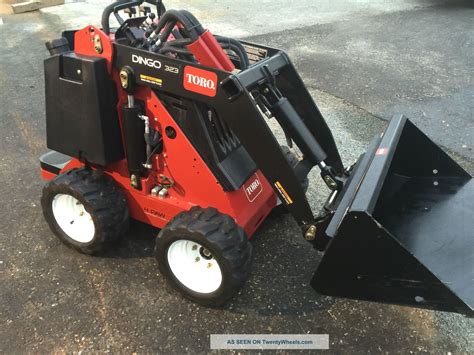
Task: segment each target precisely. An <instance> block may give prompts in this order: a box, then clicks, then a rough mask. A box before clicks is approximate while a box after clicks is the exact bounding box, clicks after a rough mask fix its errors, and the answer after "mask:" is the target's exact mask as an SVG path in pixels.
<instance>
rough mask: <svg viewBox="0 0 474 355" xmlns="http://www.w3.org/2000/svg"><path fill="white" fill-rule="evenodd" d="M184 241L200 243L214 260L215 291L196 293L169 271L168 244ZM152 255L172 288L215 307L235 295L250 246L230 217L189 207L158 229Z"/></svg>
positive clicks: (247, 270)
mask: <svg viewBox="0 0 474 355" xmlns="http://www.w3.org/2000/svg"><path fill="white" fill-rule="evenodd" d="M187 241H189V243H197V244H199V245H201V246H203V247H204V248H206V249H207V250H208V251H209V252H210V253H211V254H212V257H213V258H214V259H215V260H216V261H217V263H218V265H219V267H220V270H221V275H222V282H221V283H220V286H219V287H218V288H217V289H216V290H215V291H212V292H207V293H202V292H196V291H195V290H193V289H191V288H188V287H187V286H186V285H185V284H183V283H182V282H181V281H180V280H179V279H178V277H177V276H176V275H175V274H174V273H173V271H172V268H171V267H170V263H169V252H168V251H169V249H170V246H171V245H172V244H173V243H175V242H181V243H183V242H184V243H188V242H187ZM155 255H156V258H157V260H158V266H159V269H160V272H161V274H162V275H163V276H164V277H165V278H166V280H167V281H168V283H169V284H170V285H171V287H172V288H174V289H176V290H178V291H179V292H181V293H182V294H183V295H184V296H185V297H187V298H189V299H191V300H192V301H194V302H196V303H199V304H201V305H204V306H207V307H218V306H221V305H223V304H224V303H226V302H227V301H228V300H229V299H230V298H232V297H233V296H234V295H235V294H237V293H238V292H239V290H240V289H241V288H242V286H243V285H244V283H245V281H246V280H247V278H248V277H249V275H250V269H251V264H252V257H253V249H252V244H251V243H250V242H249V241H248V238H247V235H246V234H245V232H244V230H243V229H242V228H240V227H239V226H238V225H237V224H236V223H235V221H234V220H233V219H232V218H231V217H230V216H228V215H224V214H222V213H219V212H218V211H217V210H216V209H215V208H200V207H193V208H192V209H191V210H189V211H187V212H182V213H180V214H178V215H176V216H175V217H174V218H173V219H172V220H171V221H170V222H169V223H168V224H167V225H166V226H165V228H163V229H162V230H161V231H160V233H159V234H158V238H157V241H156V247H155ZM191 268H192V265H191ZM192 271H193V270H190V271H189V272H192Z"/></svg>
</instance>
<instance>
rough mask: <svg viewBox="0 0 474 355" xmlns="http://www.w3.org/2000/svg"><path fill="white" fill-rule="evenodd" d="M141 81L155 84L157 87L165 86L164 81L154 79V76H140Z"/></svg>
mask: <svg viewBox="0 0 474 355" xmlns="http://www.w3.org/2000/svg"><path fill="white" fill-rule="evenodd" d="M140 79H141V80H142V81H144V82H146V83H150V84H155V85H158V86H162V85H163V80H162V79H158V78H154V77H152V76H148V75H143V74H140Z"/></svg>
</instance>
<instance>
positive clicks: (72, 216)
mask: <svg viewBox="0 0 474 355" xmlns="http://www.w3.org/2000/svg"><path fill="white" fill-rule="evenodd" d="M52 209H53V215H54V219H55V220H56V223H57V224H58V226H59V227H60V228H61V229H62V230H63V232H64V233H65V234H66V235H67V236H68V237H69V238H71V239H72V240H74V241H76V242H79V243H89V242H90V241H91V240H92V239H94V234H95V226H94V221H93V220H92V217H91V215H90V214H89V213H88V212H87V211H86V209H85V208H84V205H83V204H82V203H81V202H80V201H79V200H78V199H76V198H75V197H73V196H71V195H67V194H57V195H56V196H54V199H53V202H52Z"/></svg>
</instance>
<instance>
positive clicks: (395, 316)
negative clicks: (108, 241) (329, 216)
mask: <svg viewBox="0 0 474 355" xmlns="http://www.w3.org/2000/svg"><path fill="white" fill-rule="evenodd" d="M104 4H106V2H103V1H102V2H99V1H94V2H78V3H70V4H67V5H65V6H60V7H55V8H50V9H45V10H43V11H41V12H34V13H28V14H24V15H15V16H1V17H2V22H3V25H0V88H1V91H0V132H1V133H2V135H1V138H2V139H0V151H1V152H2V154H1V155H0V181H2V183H1V184H0V194H1V196H2V198H1V199H0V321H1V322H2V324H3V326H2V327H1V328H0V352H4V353H12V352H26V351H29V352H79V351H84V350H85V351H88V350H89V351H91V350H92V351H109V352H114V353H115V352H119V351H123V352H158V351H161V352H166V353H184V352H192V353H194V352H202V353H204V352H209V334H213V333H249V334H255V333H257V334H258V333H276V334H278V333H279V334H282V333H286V334H291V333H328V334H329V336H330V349H331V351H332V352H337V353H340V352H349V353H352V352H403V353H408V352H435V353H447V352H451V353H458V352H468V353H469V352H474V322H473V321H472V320H469V319H466V318H464V317H463V316H460V315H456V314H449V313H443V312H434V311H426V310H417V309H410V308H406V307H398V306H389V305H380V304H375V303H367V302H359V301H350V300H341V299H335V298H331V297H325V296H321V295H318V294H316V293H315V292H313V290H312V289H311V288H310V286H309V281H310V279H311V276H312V273H313V272H314V270H315V269H316V267H317V265H318V263H319V261H320V260H321V255H320V254H319V253H318V252H316V251H314V250H312V248H310V247H309V246H308V244H307V242H305V241H304V240H303V238H302V237H301V235H300V234H299V231H298V227H297V225H296V223H295V222H294V221H293V220H292V219H291V218H290V217H289V216H283V217H270V218H269V219H268V220H267V221H266V222H265V223H264V224H263V225H262V227H261V228H260V230H259V231H258V232H257V234H256V235H255V238H254V240H253V244H254V247H255V255H256V258H255V263H254V270H253V274H252V276H251V278H250V280H249V282H248V283H247V284H246V286H245V287H244V289H243V290H242V291H241V293H240V295H239V296H238V297H237V298H235V299H234V300H233V301H232V302H231V303H230V304H229V305H228V306H227V307H226V308H224V309H221V310H216V309H207V308H203V307H200V306H197V305H196V304H193V303H191V302H189V301H187V300H185V299H183V298H182V297H180V296H179V295H178V294H176V293H175V292H173V291H170V290H169V289H168V287H167V286H166V283H165V280H164V279H163V278H162V276H161V275H160V274H159V273H158V270H157V266H156V262H155V260H154V257H153V255H152V250H153V245H154V237H155V236H156V234H157V232H158V231H157V230H155V229H153V228H151V227H148V226H145V225H143V224H139V223H134V224H133V225H132V228H131V230H130V232H129V233H128V235H127V236H126V238H125V239H124V240H123V241H121V242H120V243H119V244H118V245H117V246H116V247H115V248H112V249H110V250H109V251H107V252H106V253H104V254H102V255H99V256H96V257H90V256H85V255H81V254H78V253H76V252H74V251H72V250H70V249H68V248H66V247H64V246H63V245H62V244H61V243H60V242H59V241H58V240H57V239H56V238H55V237H54V236H53V235H52V233H51V232H50V231H49V229H48V227H47V225H46V223H45V222H44V220H43V217H42V213H41V208H40V205H39V199H40V194H41V188H42V186H43V181H41V179H40V176H39V165H38V157H39V156H40V155H41V154H42V153H43V152H45V151H46V146H45V120H44V92H43V90H44V89H43V85H44V83H43V68H42V65H43V64H42V61H43V59H44V58H46V56H47V52H46V50H45V48H44V42H45V41H46V40H49V39H51V38H55V37H57V35H58V34H59V32H60V31H61V30H63V29H65V28H75V27H76V28H77V27H78V26H85V25H86V24H88V23H89V22H90V23H98V21H99V18H100V13H99V12H97V11H99V9H101V8H102V7H103V6H105V5H104ZM168 4H170V5H168V7H170V8H173V7H175V8H183V7H185V5H186V4H188V5H189V6H186V7H188V8H190V9H191V10H193V12H194V11H195V12H196V15H197V17H198V18H200V19H201V21H202V22H203V24H205V25H206V26H208V27H210V28H211V29H213V28H214V27H213V26H215V28H216V29H215V30H214V32H216V33H222V34H226V35H233V36H238V37H241V38H244V37H245V38H246V39H249V40H251V41H258V42H262V43H264V44H268V45H275V46H277V47H281V48H284V49H286V50H287V51H288V52H289V54H290V56H291V57H292V58H293V61H294V62H295V64H296V66H297V68H298V70H299V71H300V73H301V75H302V77H303V79H304V81H305V82H306V83H307V85H308V87H309V89H310V92H311V94H312V95H313V97H314V98H315V100H316V102H317V104H318V105H319V107H320V109H321V111H322V113H323V114H324V115H325V117H326V118H327V121H328V124H329V125H330V127H331V129H332V130H333V132H334V135H335V138H336V141H337V143H338V145H339V147H340V149H341V154H342V156H343V159H344V161H345V163H346V164H349V163H351V162H353V161H354V159H356V158H357V156H358V155H359V154H361V153H363V152H364V150H365V148H366V146H367V144H368V142H369V141H370V139H371V138H372V137H373V136H374V135H376V134H379V133H380V132H381V131H382V130H383V128H384V127H385V126H386V120H387V119H388V118H389V117H390V116H391V115H392V114H393V113H395V112H397V113H398V112H399V113H405V114H406V115H407V116H409V117H411V118H413V119H414V121H415V122H416V123H417V124H418V125H419V126H420V127H421V128H422V129H423V130H425V131H427V133H428V134H429V135H430V136H431V137H432V138H433V139H434V140H435V141H436V142H437V143H439V144H441V145H442V146H443V147H444V148H445V149H446V150H447V151H448V153H449V154H451V156H452V157H454V158H455V159H456V160H457V161H458V162H459V163H460V164H461V165H462V166H463V167H464V168H465V169H467V170H468V171H469V172H470V173H471V174H472V173H474V163H473V157H474V156H473V152H472V148H473V122H474V119H473V115H472V105H473V100H472V94H473V85H472V73H473V69H474V68H473V61H472V54H473V52H472V51H473V49H472V38H473V25H472V20H471V19H472V17H473V15H474V9H473V5H472V4H471V2H468V1H463V2H454V1H428V0H426V1H421V0H420V1H415V0H413V1H393V2H389V3H387V2H386V1H383V2H379V1H349V0H347V1H345V2H344V1H335V2H334V5H333V6H331V2H322V4H314V2H312V1H301V2H298V1H293V2H289V1H279V0H278V1H260V2H255V4H253V2H252V1H247V0H245V1H241V2H238V4H237V2H234V1H227V0H226V1H212V2H210V1H203V0H201V1H184V0H183V1H168ZM261 14H262V18H260V17H259V16H260V15H261ZM2 22H0V23H2ZM271 124H272V127H273V128H274V129H275V131H276V132H277V135H278V137H279V138H280V139H282V136H281V134H280V133H278V130H277V128H276V127H275V126H274V125H273V123H271ZM319 180H320V179H319V178H318V174H317V172H316V171H314V172H313V173H312V175H311V180H310V181H311V183H310V188H309V192H308V196H309V200H310V202H311V205H312V207H313V208H314V209H317V208H319V207H320V206H321V204H322V202H323V200H324V199H325V197H326V194H327V190H326V189H325V188H324V186H323V185H322V184H321V182H320V181H319Z"/></svg>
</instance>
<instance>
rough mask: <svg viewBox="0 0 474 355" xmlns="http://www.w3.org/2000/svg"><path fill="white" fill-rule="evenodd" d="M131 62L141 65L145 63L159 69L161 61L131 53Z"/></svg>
mask: <svg viewBox="0 0 474 355" xmlns="http://www.w3.org/2000/svg"><path fill="white" fill-rule="evenodd" d="M132 62H133V63H137V64H141V65H146V66H147V67H150V68H155V69H161V62H160V61H159V60H156V59H151V58H146V57H142V56H141V55H138V54H132Z"/></svg>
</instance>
